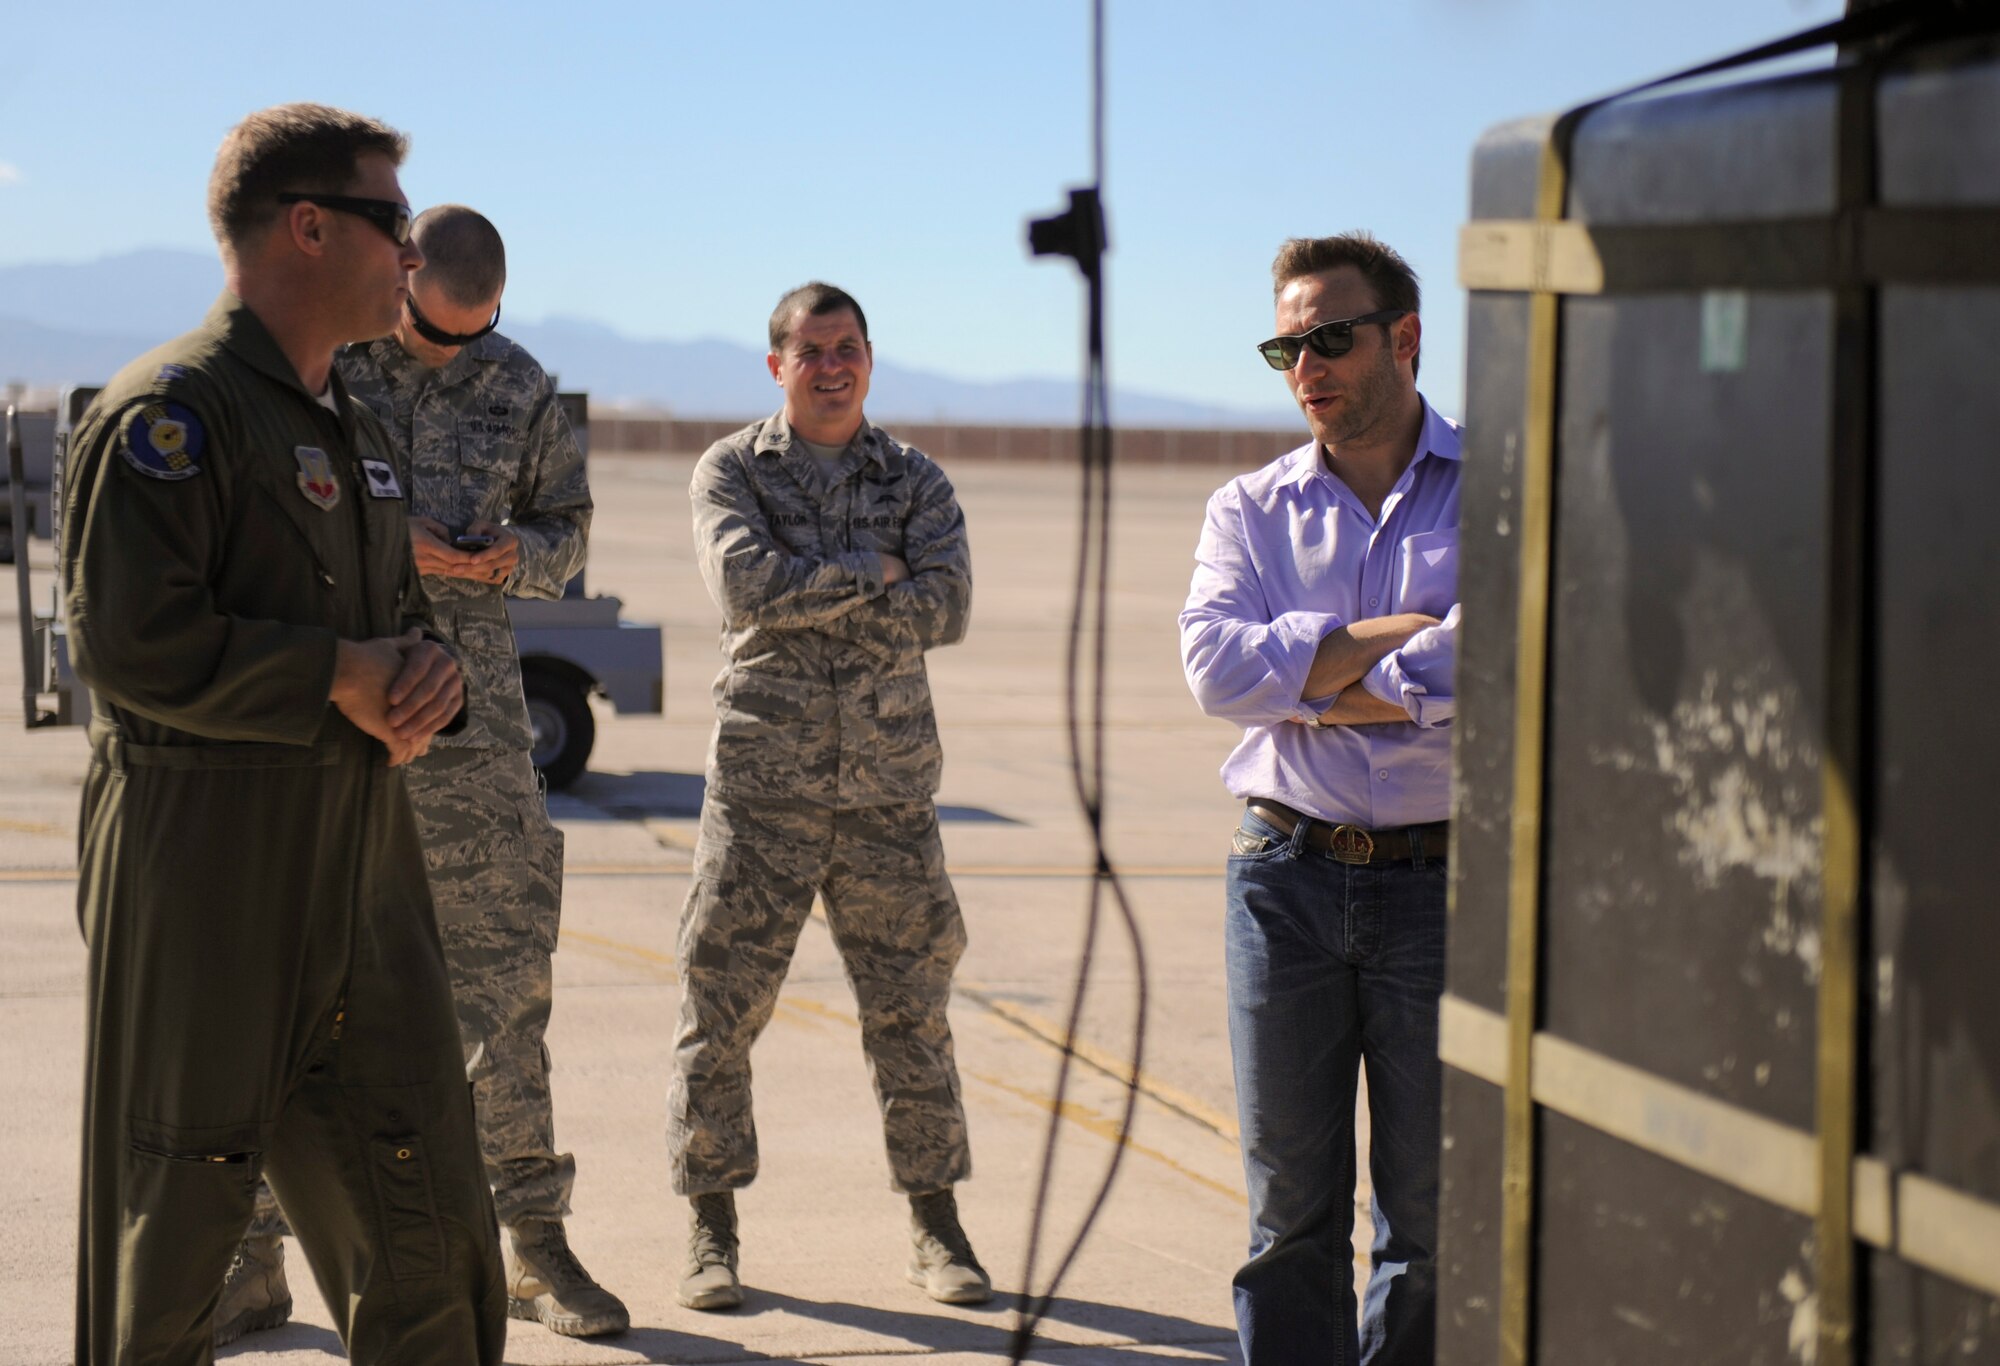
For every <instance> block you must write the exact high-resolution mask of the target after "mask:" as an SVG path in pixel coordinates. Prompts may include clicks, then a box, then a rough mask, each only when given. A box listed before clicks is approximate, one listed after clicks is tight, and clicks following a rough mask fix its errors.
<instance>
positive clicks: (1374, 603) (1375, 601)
mask: <svg viewBox="0 0 2000 1366" xmlns="http://www.w3.org/2000/svg"><path fill="white" fill-rule="evenodd" d="M1381 603H1382V599H1380V598H1370V599H1368V605H1369V606H1370V607H1379V606H1380V605H1381Z"/></svg>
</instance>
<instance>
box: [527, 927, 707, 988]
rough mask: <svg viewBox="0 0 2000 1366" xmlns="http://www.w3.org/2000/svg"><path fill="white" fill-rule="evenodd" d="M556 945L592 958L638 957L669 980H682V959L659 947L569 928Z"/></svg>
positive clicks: (561, 932)
mask: <svg viewBox="0 0 2000 1366" xmlns="http://www.w3.org/2000/svg"><path fill="white" fill-rule="evenodd" d="M556 946H557V947H558V948H564V949H569V948H575V949H581V950H582V951H583V952H585V953H587V954H589V955H590V956H591V957H592V958H605V959H612V960H615V961H623V960H624V959H627V958H637V959H638V960H639V961H640V962H642V963H647V964H650V965H652V966H654V967H657V968H660V969H662V970H663V971H664V972H665V974H666V978H667V980H668V981H669V982H678V981H680V974H679V972H678V968H679V967H680V960H679V959H677V958H675V957H674V956H673V955H672V954H671V953H661V952H660V951H659V950H658V949H645V948H640V947H639V946H638V945H637V944H627V943H624V942H623V941H621V940H617V939H606V938H605V937H604V936H603V935H601V934H585V933H584V932H583V931H582V930H569V929H565V930H562V931H560V932H559V934H558V938H557V941H556Z"/></svg>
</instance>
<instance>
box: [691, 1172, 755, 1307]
mask: <svg viewBox="0 0 2000 1366" xmlns="http://www.w3.org/2000/svg"><path fill="white" fill-rule="evenodd" d="M692 1204H693V1205H694V1212H693V1214H692V1215H690V1217H689V1219H688V1263H687V1274H686V1275H684V1276H682V1277H681V1284H680V1292H679V1297H680V1302H681V1303H682V1304H683V1305H685V1306H686V1307H687V1308H689V1309H734V1308H735V1307H736V1306H737V1305H739V1304H741V1303H743V1285H742V1282H740V1281H738V1280H737V1279H736V1195H735V1193H734V1192H732V1191H716V1192H714V1193H713V1194H710V1195H697V1196H695V1197H694V1198H693V1200H692Z"/></svg>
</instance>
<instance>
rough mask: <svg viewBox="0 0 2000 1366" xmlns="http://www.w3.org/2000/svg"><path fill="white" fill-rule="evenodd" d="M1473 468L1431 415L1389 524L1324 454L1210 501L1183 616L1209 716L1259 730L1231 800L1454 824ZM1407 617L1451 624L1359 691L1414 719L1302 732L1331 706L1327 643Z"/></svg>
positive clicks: (1192, 673)
mask: <svg viewBox="0 0 2000 1366" xmlns="http://www.w3.org/2000/svg"><path fill="white" fill-rule="evenodd" d="M1459 470H1460V463H1459V433H1458V427H1457V425H1456V424H1455V423H1453V422H1451V421H1449V420H1448V419H1446V418H1443V417H1440V416H1438V414H1437V413H1436V411H1435V410H1433V409H1432V408H1431V406H1430V404H1429V403H1426V404H1425V405H1424V425H1423V429H1422V431H1421V432H1420V433H1419V434H1418V436H1417V454H1416V457H1415V458H1414V459H1413V460H1411V461H1410V467H1409V468H1408V469H1406V470H1404V471H1403V477H1402V478H1401V479H1399V480H1397V481H1396V487H1395V488H1394V489H1393V490H1391V492H1390V494H1389V496H1388V497H1387V498H1386V499H1384V500H1383V503H1382V516H1381V520H1380V521H1377V520H1376V519H1375V518H1373V517H1371V516H1369V514H1368V509H1367V508H1366V507H1365V506H1364V505H1363V504H1362V502H1361V500H1360V499H1359V498H1357V497H1355V496H1354V494H1353V493H1352V492H1351V491H1350V490H1349V489H1348V487H1347V485H1346V484H1344V483H1342V482H1341V481H1340V480H1339V479H1337V478H1335V477H1334V476H1333V475H1332V474H1329V473H1328V472H1327V470H1326V466H1325V464H1324V463H1323V462H1322V461H1321V460H1320V458H1319V445H1318V443H1317V442H1309V443H1308V444H1306V445H1304V446H1301V447H1300V448H1299V449H1297V450H1295V451H1292V452H1291V453H1290V454H1288V455H1284V456H1280V457H1279V458H1278V459H1276V460H1274V461H1272V462H1271V463H1270V464H1268V465H1266V466H1265V467H1264V468H1263V469H1261V470H1258V471H1256V472H1255V473H1254V474H1245V475H1240V476H1238V477H1237V478H1235V479H1232V480H1230V481H1229V482H1228V483H1227V484H1224V485H1223V486H1222V487H1221V488H1220V489H1218V490H1216V492H1215V494H1214V495H1213V496H1212V497H1211V498H1210V499H1209V500H1208V516H1207V519H1206V520H1205V521H1204V523H1203V524H1202V529H1201V545H1200V546H1199V547H1198V548H1197V549H1196V551H1195V570H1194V582H1193V584H1192V585H1191V586H1190V587H1189V589H1188V600H1187V606H1185V607H1183V608H1182V609H1181V663H1182V666H1183V667H1184V668H1185V669H1186V671H1187V681H1188V687H1189V688H1190V689H1192V690H1193V692H1194V696H1195V701H1197V702H1198V703H1200V704H1201V709H1202V710H1203V711H1204V712H1206V713H1208V714H1209V715H1210V716H1219V717H1223V718H1225V719H1226V720H1230V721H1234V722H1236V724H1238V725H1239V726H1241V727H1243V738H1242V740H1241V741H1239V742H1238V744H1237V746H1236V749H1235V751H1234V752H1233V753H1231V754H1230V756H1229V759H1228V761H1227V762H1226V763H1224V764H1223V766H1222V780H1223V782H1224V783H1225V784H1226V785H1227V786H1228V788H1229V790H1230V792H1231V793H1233V794H1234V795H1236V796H1238V797H1243V798H1250V797H1266V798H1270V799H1272V800H1274V801H1279V802H1283V803H1284V804H1285V805H1287V806H1290V807H1293V808H1296V809H1297V810H1300V811H1303V812H1305V813H1306V814H1307V815H1310V816H1315V817H1318V818H1319V819H1321V820H1324V821H1331V822H1335V823H1346V824H1353V825H1361V826H1366V827H1368V828H1370V829H1374V830H1382V829H1392V828H1394V827H1396V826H1402V825H1415V824H1419V823H1421V822H1425V821H1439V820H1443V819H1445V818H1446V816H1448V815H1449V814H1450V810H1451V733H1450V723H1451V718H1452V714H1453V712H1454V710H1455V709H1456V697H1455V695H1454V693H1453V683H1452V672H1453V667H1454V665H1455V663H1456V661H1457V655H1458V476H1459ZM1397 612H1422V613H1424V614H1426V615H1428V616H1434V617H1439V618H1441V619H1442V621H1441V624H1440V625H1437V626H1433V627H1430V628H1429V629H1427V630H1423V631H1419V632H1418V633H1417V634H1416V635H1414V636H1412V637H1411V638H1410V639H1409V641H1408V642H1407V643H1406V644H1404V646H1403V647H1402V648H1401V649H1400V650H1397V651H1395V652H1393V653H1392V654H1390V655H1388V656H1387V657H1385V658H1384V659H1383V660H1382V661H1381V663H1379V664H1377V665H1376V666H1375V668H1374V669H1373V670H1371V671H1370V672H1369V673H1368V674H1367V675H1366V676H1365V677H1363V678H1362V680H1361V681H1360V682H1359V683H1357V684H1355V685H1354V686H1356V687H1362V688H1366V689H1367V690H1368V691H1369V692H1371V693H1373V694H1374V695H1375V696H1377V697H1379V698H1381V699H1383V700H1384V701H1386V702H1393V703H1395V704H1396V705H1397V706H1400V707H1402V708H1404V709H1405V710H1406V711H1408V712H1409V713H1410V716H1411V717H1412V720H1411V721H1409V722H1407V723H1389V724H1386V725H1369V726H1328V727H1319V726H1314V725H1310V724H1299V723H1300V721H1306V722H1310V721H1312V720H1313V719H1314V717H1315V716H1316V715H1317V714H1318V713H1319V712H1322V711H1324V710H1325V709H1326V707H1327V706H1328V705H1330V704H1331V699H1325V698H1322V699H1315V700H1313V701H1308V700H1306V699H1304V698H1303V697H1301V695H1300V694H1301V693H1302V692H1303V691H1304V689H1305V682H1306V673H1307V671H1308V670H1310V669H1311V668H1312V661H1313V655H1314V653H1315V652H1316V651H1317V650H1318V648H1319V643H1320V641H1321V640H1323V639H1324V638H1325V637H1326V636H1327V634H1328V633H1329V632H1331V631H1335V630H1338V629H1339V628H1340V627H1342V626H1346V625H1348V624H1349V623H1351V622H1356V621H1363V620H1366V619H1367V618H1369V617H1382V616H1389V615H1392V614H1394V613H1397Z"/></svg>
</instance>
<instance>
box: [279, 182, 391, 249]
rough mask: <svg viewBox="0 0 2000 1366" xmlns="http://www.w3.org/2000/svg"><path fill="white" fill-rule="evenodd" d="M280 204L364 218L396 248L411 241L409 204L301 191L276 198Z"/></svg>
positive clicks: (294, 191) (293, 191)
mask: <svg viewBox="0 0 2000 1366" xmlns="http://www.w3.org/2000/svg"><path fill="white" fill-rule="evenodd" d="M278 202H279V203H280V204H317V205H319V207H321V208H322V209H333V210H335V211H337V212H340V213H351V214H354V215H355V216H356V217H359V218H365V219H367V220H368V221H369V222H370V223H373V224H374V225H375V226H376V227H378V228H380V229H381V230H382V234H383V236H385V237H387V238H388V239H389V240H390V241H391V242H394V243H395V244H396V245H397V246H399V247H401V246H406V245H408V244H409V240H410V223H411V214H410V206H409V205H408V204H401V203H398V202H397V201H395V200H393V199H358V198H356V197H355V196H353V195H348V194H308V193H306V192H304V191H300V190H287V191H286V192H285V193H283V194H281V195H279V196H278Z"/></svg>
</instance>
